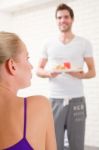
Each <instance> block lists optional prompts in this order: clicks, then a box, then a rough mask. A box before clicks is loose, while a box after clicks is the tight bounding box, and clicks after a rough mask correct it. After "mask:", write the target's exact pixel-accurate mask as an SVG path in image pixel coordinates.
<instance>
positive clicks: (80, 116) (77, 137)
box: [50, 97, 86, 150]
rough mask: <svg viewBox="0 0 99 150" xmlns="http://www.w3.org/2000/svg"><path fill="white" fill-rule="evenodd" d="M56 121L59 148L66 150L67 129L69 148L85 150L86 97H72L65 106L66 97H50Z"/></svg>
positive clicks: (71, 149)
mask: <svg viewBox="0 0 99 150" xmlns="http://www.w3.org/2000/svg"><path fill="white" fill-rule="evenodd" d="M50 100H51V103H52V109H53V116H54V121H55V132H56V141H57V148H58V150H64V133H65V130H67V137H68V142H69V150H84V135H85V119H86V105H85V98H84V97H79V98H72V99H70V100H69V103H68V105H65V106H64V99H55V98H50Z"/></svg>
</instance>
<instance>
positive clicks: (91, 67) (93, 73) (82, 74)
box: [69, 57, 96, 79]
mask: <svg viewBox="0 0 99 150" xmlns="http://www.w3.org/2000/svg"><path fill="white" fill-rule="evenodd" d="M84 61H85V63H86V65H87V68H88V71H87V72H71V73H69V74H70V75H72V76H74V77H77V78H79V79H89V78H93V77H95V76H96V71H95V65H94V60H93V57H86V58H84Z"/></svg>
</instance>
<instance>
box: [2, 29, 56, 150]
mask: <svg viewBox="0 0 99 150" xmlns="http://www.w3.org/2000/svg"><path fill="white" fill-rule="evenodd" d="M28 58H29V56H28V52H27V49H26V46H25V44H24V43H23V42H22V41H21V39H20V38H19V37H18V36H17V35H16V34H14V33H8V32H0V150H1V149H3V150H4V149H5V150H56V141H55V133H54V125H53V124H54V123H53V117H52V112H51V106H50V104H49V102H48V100H47V99H46V98H45V97H43V96H31V97H27V98H21V97H17V91H18V90H19V89H22V88H25V87H28V86H29V85H30V80H31V77H32V73H31V70H32V65H31V64H30V63H29V61H28Z"/></svg>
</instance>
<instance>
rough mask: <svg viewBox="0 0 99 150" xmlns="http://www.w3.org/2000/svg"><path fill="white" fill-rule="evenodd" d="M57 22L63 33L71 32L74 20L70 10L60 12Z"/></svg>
mask: <svg viewBox="0 0 99 150" xmlns="http://www.w3.org/2000/svg"><path fill="white" fill-rule="evenodd" d="M56 21H57V25H58V27H59V30H60V31H61V32H68V31H70V30H71V27H72V23H73V18H71V16H70V13H69V11H68V10H60V11H58V12H57V16H56Z"/></svg>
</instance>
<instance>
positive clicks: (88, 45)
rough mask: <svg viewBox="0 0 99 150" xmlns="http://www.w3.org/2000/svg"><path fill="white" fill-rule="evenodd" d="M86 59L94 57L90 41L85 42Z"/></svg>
mask: <svg viewBox="0 0 99 150" xmlns="http://www.w3.org/2000/svg"><path fill="white" fill-rule="evenodd" d="M84 48H85V50H84V57H93V47H92V44H91V43H90V42H89V41H86V42H85V47H84Z"/></svg>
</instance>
